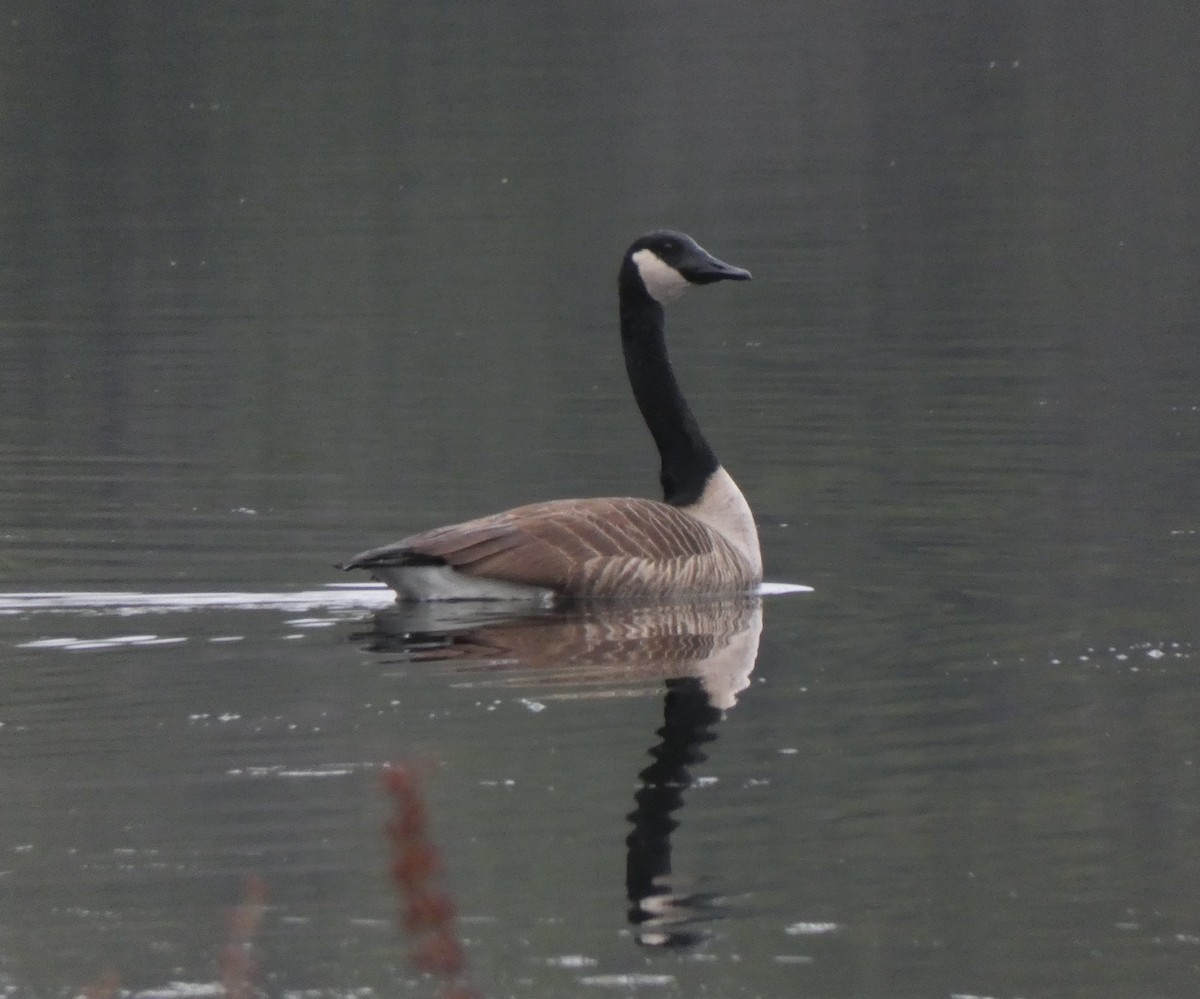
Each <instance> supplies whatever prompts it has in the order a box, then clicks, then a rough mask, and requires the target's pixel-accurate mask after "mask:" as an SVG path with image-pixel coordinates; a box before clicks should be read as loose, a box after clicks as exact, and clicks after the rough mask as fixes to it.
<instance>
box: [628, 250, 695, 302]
mask: <svg viewBox="0 0 1200 999" xmlns="http://www.w3.org/2000/svg"><path fill="white" fill-rule="evenodd" d="M632 259H633V262H634V265H635V266H636V267H637V269H638V274H640V275H641V276H642V284H644V285H645V286H646V290H647V291H648V292H650V297H651V298H653V299H654V300H655V301H656V302H658V304H659V305H666V304H667V303H668V302H673V301H675V299H677V298H678V297H679V296H680V295H682V294H683V293H684V292H685V291H687V290H688V288H689V287H691V284H690V282H689V281H688V279H687V278H685V277H684V276H683V275H682V274H680V273H679V271H677V270H676V269H675V268H674V267H672V266H671V265H670V264H666V263H663V261H662V258H661V257H659V255H658V254H657V253H655V252H654V251H653V250H638V251H637V253H635V254H634V255H633V258H632Z"/></svg>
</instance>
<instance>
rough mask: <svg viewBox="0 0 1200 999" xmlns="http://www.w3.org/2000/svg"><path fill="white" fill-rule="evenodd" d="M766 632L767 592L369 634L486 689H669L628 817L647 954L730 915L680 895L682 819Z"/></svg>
mask: <svg viewBox="0 0 1200 999" xmlns="http://www.w3.org/2000/svg"><path fill="white" fill-rule="evenodd" d="M761 632H762V601H761V600H760V599H759V598H757V597H743V598H739V599H737V600H723V601H719V602H712V603H688V604H667V605H657V606H620V605H607V606H600V605H596V606H586V605H582V606H576V607H574V608H567V609H565V610H556V611H544V612H540V613H536V614H534V615H532V616H524V617H512V616H505V615H504V613H503V612H497V611H495V610H493V609H489V608H486V607H482V606H481V605H479V604H473V605H467V604H462V605H445V604H444V605H442V606H440V607H435V606H432V605H417V606H413V605H397V606H396V607H394V608H388V609H387V610H386V611H382V612H380V613H379V614H378V615H377V616H376V618H375V622H374V627H373V629H372V630H371V631H369V632H366V633H363V634H361V635H359V636H357V637H358V638H360V639H362V640H364V641H365V642H366V643H367V645H368V647H370V648H372V649H375V650H379V651H391V652H401V653H403V654H404V657H405V658H406V659H409V660H411V661H421V662H436V663H442V664H444V665H447V666H449V667H451V668H452V669H453V670H454V672H455V674H456V675H460V676H461V675H467V676H470V678H471V680H472V682H473V683H474V684H475V685H480V686H500V687H528V686H533V685H537V686H539V687H542V688H545V687H547V686H552V687H554V688H556V689H558V690H559V691H560V692H561V696H586V695H588V694H591V695H592V696H604V695H609V694H612V693H614V692H617V691H623V690H627V689H628V688H630V687H634V688H637V687H648V686H653V687H654V688H656V689H659V690H662V689H663V687H664V686H665V688H666V692H665V696H664V699H663V724H662V727H661V728H659V729H658V730H657V732H656V735H657V737H658V741H657V742H656V743H655V744H654V745H653V746H652V747H651V748H650V750H649V755H650V757H651V758H652V762H651V763H650V765H649V766H647V767H646V768H645V769H643V770H642V771H641V772H640V773H639V774H638V789H637V791H636V793H635V795H634V803H635V804H634V809H633V811H632V812H630V813H629V815H628V816H627V819H628V821H629V823H630V825H631V826H632V830H631V831H630V832H629V834H628V836H627V837H626V840H625V844H626V855H625V857H626V863H625V888H626V895H627V897H628V900H629V910H628V918H629V922H630V923H631V924H632V925H633V926H634V928H635V937H636V939H637V941H638V942H639V943H640V944H642V945H644V946H647V947H660V948H669V947H687V946H690V945H693V944H695V943H697V942H699V941H701V940H703V939H704V938H705V936H706V933H705V931H704V928H703V924H704V923H706V922H708V921H710V920H712V919H713V918H716V917H717V916H719V914H720V913H719V909H718V907H717V905H716V897H715V896H713V895H711V894H703V893H694V892H687V891H683V890H680V889H678V888H676V887H675V886H674V885H673V883H672V881H673V872H672V865H671V836H672V834H673V833H674V831H675V830H676V829H677V828H678V826H679V824H680V823H679V821H678V820H677V819H676V818H675V813H676V812H678V811H679V809H680V808H681V807H682V806H683V804H684V798H685V795H686V792H687V790H688V788H689V787H690V786H691V785H692V782H693V778H692V775H691V770H690V768H691V767H693V766H694V765H695V764H697V763H701V762H703V761H704V760H706V759H707V755H706V753H705V752H704V751H702V748H701V747H703V746H704V745H705V744H706V743H711V742H713V741H714V740H715V739H716V738H717V734H716V731H715V727H716V725H717V723H718V722H719V721H720V720H721V719H722V718H723V716H724V713H725V712H726V711H727V710H728V709H730V708H732V707H733V706H734V705H735V704H736V703H737V697H738V694H739V693H740V692H741V691H742V690H744V689H745V688H746V687H747V686H748V685H749V683H750V675H751V673H752V672H753V670H754V665H755V660H756V659H757V657H758V643H759V636H760V634H761Z"/></svg>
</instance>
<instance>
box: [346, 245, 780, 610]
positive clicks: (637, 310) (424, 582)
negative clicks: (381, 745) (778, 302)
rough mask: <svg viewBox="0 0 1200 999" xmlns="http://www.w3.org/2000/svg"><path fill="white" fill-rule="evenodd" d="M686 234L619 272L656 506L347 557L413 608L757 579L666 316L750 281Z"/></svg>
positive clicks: (722, 586)
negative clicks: (691, 291) (652, 449)
mask: <svg viewBox="0 0 1200 999" xmlns="http://www.w3.org/2000/svg"><path fill="white" fill-rule="evenodd" d="M749 279H750V272H749V271H745V270H742V269H741V268H740V267H732V266H730V265H729V264H726V263H723V262H722V261H720V260H717V259H716V257H714V256H712V255H711V254H710V253H708V252H707V251H706V250H704V249H702V248H701V247H700V246H699V245H698V244H697V243H696V242H695V240H693V239H692V238H691V237H690V236H685V235H684V234H683V233H681V232H672V231H670V230H666V229H663V230H657V231H655V232H650V233H647V234H646V235H644V236H642V237H640V238H639V239H637V240H635V241H634V242H633V244H632V245H631V246H630V247H629V249H628V250H627V251H626V252H625V257H624V259H623V260H622V261H621V270H620V274H619V276H618V282H617V286H618V291H619V297H620V311H621V346H622V349H623V350H624V353H625V370H626V371H627V372H628V375H629V382H630V385H631V386H632V388H633V396H634V398H635V399H636V400H637V404H638V408H639V409H640V410H641V412H642V417H643V418H644V419H645V421H646V426H647V427H649V429H650V433H651V434H652V435H653V437H654V442H655V444H656V445H657V446H658V453H659V456H660V458H661V460H662V470H661V472H660V475H659V480H660V481H661V483H662V490H663V502H661V503H660V502H657V501H655V500H647V499H633V498H629V497H619V498H609V499H564V500H551V501H549V502H546V503H533V504H530V505H528V506H519V507H516V508H514V509H512V510H507V511H505V512H504V513H497V514H493V515H492V516H490V517H481V518H479V519H478V520H469V521H466V522H465V523H461V524H452V525H450V526H449V527H440V528H435V529H434V530H432V531H425V532H423V533H421V534H414V535H412V536H411V537H407V538H404V539H403V540H401V541H397V542H395V543H394V544H390V545H385V546H384V547H382V548H372V549H371V550H369V551H365V552H363V553H362V554H361V555H356V556H355V557H354V558H352V559H351V560H350V561H349V562H347V563H345V564H344V565H343V566H342V568H343V569H367V570H369V571H370V572H371V573H372V574H373V575H374V576H375V578H376V579H379V580H382V581H383V582H385V583H387V585H388V586H390V587H391V588H392V589H393V590H395V591H396V595H397V598H398V599H399V600H402V601H408V600H537V601H539V602H542V603H550V602H553V601H554V600H555V599H556V598H563V597H568V598H569V597H585V598H586V597H598V598H608V599H614V598H615V599H622V598H635V599H636V598H640V599H647V598H657V597H680V596H689V595H699V594H721V593H726V594H727V593H739V592H745V591H748V590H750V589H753V588H754V587H756V586H757V585H758V584H759V583H760V582H761V580H762V556H761V554H760V552H759V547H758V531H757V530H756V529H755V526H754V517H753V515H752V514H751V513H750V507H749V505H748V504H747V503H746V499H745V497H744V496H742V493H741V490H740V489H738V487H737V485H736V484H735V483H734V481H733V479H732V478H730V476H729V473H728V472H726V471H725V469H724V468H722V467H721V464H720V462H718V461H717V457H716V455H715V454H713V450H712V448H711V447H710V446H709V444H708V441H707V440H705V439H704V434H703V433H701V431H700V427H699V425H698V424H697V423H696V418H695V417H694V416H693V415H692V411H691V409H690V408H689V407H688V404H687V402H686V401H685V400H684V398H683V393H682V392H681V391H680V389H679V383H678V382H676V380H675V374H674V372H673V371H672V370H671V362H670V360H669V359H668V357H667V345H666V340H665V339H664V336H663V326H664V323H663V306H664V305H666V304H667V303H668V302H671V301H674V300H675V299H676V298H678V297H679V296H680V295H681V294H682V293H683V292H684V291H686V290H687V289H688V288H690V287H691V286H692V285H702V284H712V283H713V282H715V281H748V280H749Z"/></svg>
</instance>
